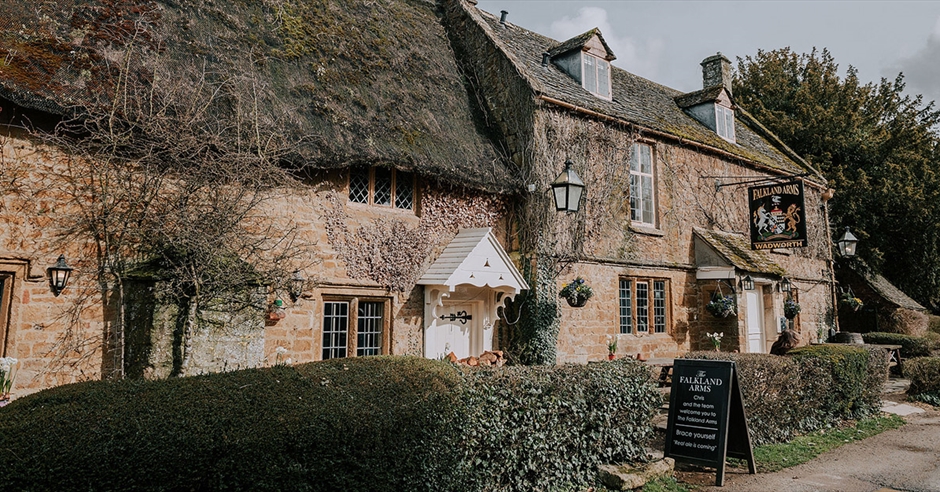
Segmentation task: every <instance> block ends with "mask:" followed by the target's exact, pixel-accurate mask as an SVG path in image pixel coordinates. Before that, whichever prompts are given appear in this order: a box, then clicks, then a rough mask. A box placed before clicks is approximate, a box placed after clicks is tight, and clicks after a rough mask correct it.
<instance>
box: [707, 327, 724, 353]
mask: <svg viewBox="0 0 940 492" xmlns="http://www.w3.org/2000/svg"><path fill="white" fill-rule="evenodd" d="M705 336H706V337H708V339H709V340H711V342H712V345H714V346H715V352H721V339H722V338H723V337H724V336H725V332H721V333H718V332H715V333H706V334H705Z"/></svg>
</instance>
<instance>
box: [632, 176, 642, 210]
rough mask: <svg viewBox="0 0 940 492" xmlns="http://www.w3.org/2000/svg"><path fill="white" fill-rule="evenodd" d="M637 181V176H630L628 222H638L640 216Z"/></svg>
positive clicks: (638, 179)
mask: <svg viewBox="0 0 940 492" xmlns="http://www.w3.org/2000/svg"><path fill="white" fill-rule="evenodd" d="M639 181H640V177H639V176H637V175H635V174H631V175H630V220H640V217H641V216H642V215H641V214H642V208H641V207H640V201H641V196H640V186H639Z"/></svg>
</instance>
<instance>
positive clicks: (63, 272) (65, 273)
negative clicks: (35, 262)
mask: <svg viewBox="0 0 940 492" xmlns="http://www.w3.org/2000/svg"><path fill="white" fill-rule="evenodd" d="M71 274H72V267H70V266H68V265H66V264H65V255H59V261H57V262H56V263H55V265H52V266H51V267H49V285H50V287H52V293H53V294H55V295H56V297H58V296H59V293H60V292H62V290H63V289H65V286H66V285H68V283H69V275H71Z"/></svg>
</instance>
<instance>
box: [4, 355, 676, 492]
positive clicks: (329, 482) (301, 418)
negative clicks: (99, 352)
mask: <svg viewBox="0 0 940 492" xmlns="http://www.w3.org/2000/svg"><path fill="white" fill-rule="evenodd" d="M660 401H661V400H660V398H659V394H658V393H657V391H656V390H655V388H654V387H653V384H652V382H651V381H650V378H649V373H648V371H647V370H646V368H645V367H644V366H642V365H640V364H637V363H635V362H633V361H626V360H625V361H617V362H614V363H605V364H589V365H587V366H561V367H557V368H526V367H520V368H509V367H504V368H501V369H498V370H497V369H478V370H469V369H467V370H464V369H458V368H457V367H454V366H452V365H450V364H447V363H445V362H440V361H431V360H425V359H421V358H413V357H367V358H353V359H342V360H334V361H326V362H319V363H311V364H301V365H297V366H289V367H274V368H267V369H252V370H244V371H235V372H229V373H224V374H213V375H206V376H197V377H192V378H182V379H172V380H164V381H121V382H91V383H80V384H75V385H68V386H63V387H59V388H54V389H51V390H47V391H43V392H40V393H37V394H35V395H31V396H27V397H25V398H22V399H19V400H16V401H14V402H13V403H11V404H10V405H8V406H7V407H4V408H3V409H0V469H2V470H3V475H4V484H5V486H7V487H9V488H10V490H116V491H120V490H298V491H301V490H302V491H314V490H350V491H352V490H369V491H385V490H388V491H401V490H435V491H437V490H442V491H446V490H534V489H549V488H551V489H560V488H564V487H567V486H568V485H566V484H570V488H572V489H579V488H580V489H583V488H586V486H587V484H589V483H590V481H591V480H593V472H594V470H595V469H596V465H597V464H599V463H605V462H616V461H628V460H633V459H637V458H640V457H641V456H642V446H643V444H644V442H645V441H646V440H647V439H648V438H649V437H650V436H651V434H652V428H651V425H650V416H651V414H652V412H653V411H654V410H655V408H656V407H657V406H658V405H659V403H660Z"/></svg>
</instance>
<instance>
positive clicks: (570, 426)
mask: <svg viewBox="0 0 940 492" xmlns="http://www.w3.org/2000/svg"><path fill="white" fill-rule="evenodd" d="M507 369H508V370H507ZM464 375H465V377H466V381H467V383H468V384H467V389H466V392H465V393H464V394H463V395H461V397H462V398H465V403H466V405H467V408H469V409H470V411H471V415H470V418H469V421H470V422H472V423H473V424H472V425H471V426H470V427H471V429H468V430H470V432H468V433H467V434H466V439H467V441H466V443H465V444H466V445H467V449H468V452H469V454H468V461H467V462H466V464H467V465H469V466H471V467H472V470H470V471H469V472H468V473H467V477H468V478H467V480H466V482H465V483H463V484H461V487H460V488H461V489H462V490H518V491H531V490H567V489H569V488H570V489H572V490H584V489H586V488H587V486H588V485H590V484H592V482H593V480H594V477H595V474H596V472H597V466H598V465H601V464H605V463H623V462H628V461H636V460H639V459H642V458H644V456H645V455H644V444H646V443H647V442H648V441H649V440H650V439H651V438H652V436H653V427H652V423H651V422H652V418H653V415H654V413H655V412H656V410H657V409H658V408H659V406H660V405H662V402H663V399H662V397H661V395H660V393H659V391H658V390H657V389H656V385H655V384H654V382H653V381H652V379H651V378H650V370H649V367H647V366H646V365H644V364H641V363H638V362H636V361H634V360H632V359H619V360H615V361H613V362H604V363H591V364H588V365H586V366H585V365H574V364H572V365H564V366H556V367H545V366H514V367H504V368H502V370H491V369H477V370H469V369H468V370H465V371H464Z"/></svg>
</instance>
